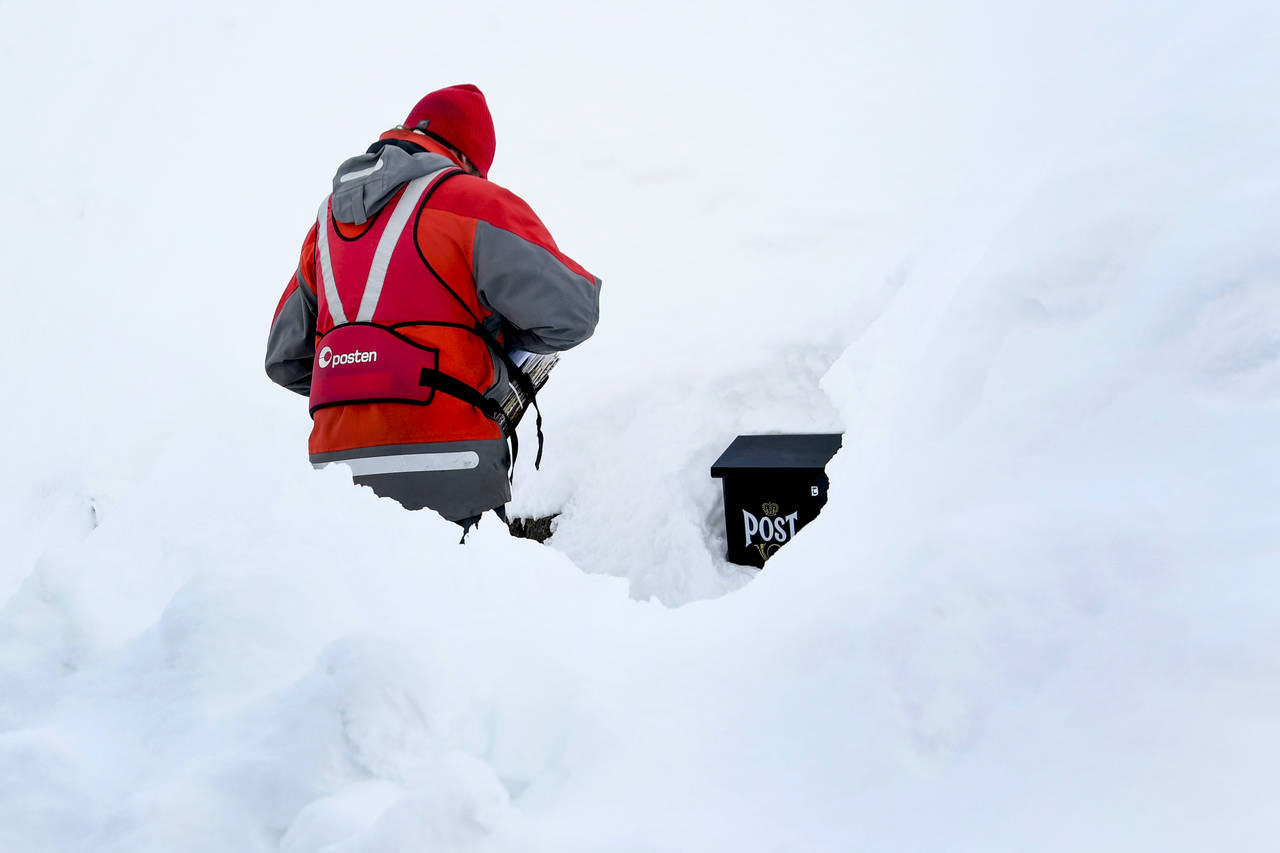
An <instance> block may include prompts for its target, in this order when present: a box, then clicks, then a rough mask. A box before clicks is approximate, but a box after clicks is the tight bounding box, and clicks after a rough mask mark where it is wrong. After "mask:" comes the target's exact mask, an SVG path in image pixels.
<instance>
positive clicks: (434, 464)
mask: <svg viewBox="0 0 1280 853" xmlns="http://www.w3.org/2000/svg"><path fill="white" fill-rule="evenodd" d="M378 162H379V164H380V163H381V162H382V161H381V160H379V161H378ZM376 168H377V167H374V169H376ZM374 169H369V170H365V173H368V172H371V171H374ZM452 171H454V168H453V167H452V166H449V167H446V168H443V169H439V170H437V171H435V172H432V173H431V174H429V175H423V176H421V177H419V178H415V179H413V180H412V181H410V182H409V183H408V185H407V186H406V187H405V188H404V193H403V194H401V196H400V201H399V202H397V203H396V206H395V208H394V209H393V210H392V211H391V216H390V218H389V219H388V220H387V226H386V228H385V229H384V230H383V232H382V236H381V237H379V238H378V245H377V248H376V249H374V252H373V260H372V261H371V262H370V264H369V275H368V277H367V278H366V279H365V284H364V290H363V291H362V293H361V295H360V307H359V309H358V310H357V312H356V318H355V322H357V323H371V322H373V315H374V313H375V312H376V311H377V310H378V301H379V300H380V299H381V298H382V288H383V285H384V284H385V283H386V280H387V270H388V268H389V267H390V265H391V255H392V253H394V252H395V249H396V246H397V245H398V244H399V242H400V238H401V237H402V236H403V235H404V231H405V228H407V227H408V226H409V222H410V220H411V219H412V218H413V213H414V211H415V210H417V209H418V204H419V202H421V201H422V197H423V196H424V195H426V193H427V191H428V190H429V189H430V188H431V186H432V185H433V184H434V183H435V182H436V180H437V179H439V178H440V177H441V176H442V175H444V174H445V173H446V172H452ZM316 248H317V250H318V253H319V255H320V278H321V281H322V284H323V291H324V298H325V303H326V304H327V305H328V308H329V315H330V316H331V317H332V318H333V322H334V326H335V327H337V326H342V325H345V324H346V323H348V322H349V321H348V320H347V313H346V309H344V308H343V306H342V297H341V296H340V295H339V294H338V284H337V280H336V278H335V277H334V274H333V257H332V255H331V254H330V251H329V197H326V198H325V200H324V201H323V202H322V203H321V204H320V211H319V213H318V214H317V216H316ZM314 464H315V467H316V468H324V467H326V466H328V465H334V464H341V465H347V466H349V467H350V468H351V472H352V474H353V475H354V476H357V477H359V476H368V475H371V474H402V473H409V472H418V471H463V470H467V469H470V468H475V467H476V466H478V465H479V464H480V457H479V455H478V454H477V453H476V452H475V451H470V450H468V451H461V452H445V453H403V454H392V455H385V456H362V457H359V458H357V459H346V460H335V461H329V462H317V463H314Z"/></svg>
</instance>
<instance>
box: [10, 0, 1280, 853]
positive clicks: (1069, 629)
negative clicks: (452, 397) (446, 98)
mask: <svg viewBox="0 0 1280 853" xmlns="http://www.w3.org/2000/svg"><path fill="white" fill-rule="evenodd" d="M0 16H2V20H3V26H0V45H2V46H3V52H2V55H3V56H4V57H5V58H4V60H2V61H3V63H4V64H5V65H4V67H5V68H6V70H7V72H8V74H7V78H6V79H8V80H9V81H10V82H9V83H8V84H7V85H6V86H4V87H3V90H2V91H0V98H3V102H2V103H0V108H3V112H4V114H5V115H6V116H7V117H8V127H9V130H10V132H9V133H7V134H5V135H4V137H3V138H2V139H0V146H2V147H3V150H4V153H5V154H6V155H7V156H6V160H7V162H9V163H10V164H13V168H12V169H11V172H10V175H9V178H8V179H7V181H6V187H7V191H6V199H7V201H8V204H6V205H5V206H4V209H3V211H0V217H2V219H0V233H2V234H3V235H4V237H3V240H4V245H3V249H4V252H3V257H4V258H5V259H6V262H7V264H8V267H7V277H8V280H9V282H10V286H9V287H8V288H7V289H6V294H7V297H8V298H7V299H6V305H7V307H8V309H9V312H10V316H11V317H13V318H15V319H19V318H20V320H21V321H22V322H15V323H12V324H11V326H10V328H8V329H7V330H6V334H5V335H4V336H3V337H0V364H3V365H4V370H3V372H0V395H2V396H3V399H5V400H6V401H8V407H7V408H6V410H5V411H6V413H7V415H8V416H7V417H5V418H4V419H3V420H2V421H0V439H2V440H3V443H4V446H5V447H7V448H9V453H8V454H7V457H6V460H5V463H4V464H5V479H4V488H3V489H0V850H5V851H44V850H59V851H61V850H94V851H152V850H154V851H171V850H184V851H202V850H209V851H215V850H216V851H223V850H231V849H234V850H243V851H252V850H282V851H288V853H303V851H327V853H338V851H343V853H350V851H393V850H394V851H399V850H416V849H448V850H463V849H467V850H520V851H527V850H593V851H594V850H619V851H621V850H627V851H632V850H634V851H640V850H675V849H680V850H719V849H740V850H794V849H831V850H836V849H839V850H847V849H870V850H938V849H945V850H993V849H1027V848H1030V849H1038V850H1078V849H1088V848H1091V847H1092V848H1104V849H1126V850H1128V849H1159V850H1179V849H1181V850H1205V849H1266V848H1267V847H1269V846H1272V845H1273V843H1274V842H1273V839H1274V838H1275V837H1276V835H1277V833H1278V832H1280V807H1277V806H1276V805H1275V803H1274V797H1273V796H1272V795H1271V791H1272V790H1274V789H1275V787H1276V784H1277V782H1278V781H1280V780H1278V779H1277V772H1276V769H1275V768H1276V766H1277V759H1278V758H1280V735H1278V734H1277V732H1276V727H1275V725H1274V720H1275V718H1276V714H1277V712H1278V711H1280V668H1278V667H1277V664H1276V659H1275V655H1274V653H1273V652H1272V650H1273V649H1275V648H1276V647H1277V642H1278V641H1280V628H1277V624H1276V620H1275V613H1276V612H1277V608H1278V606H1280V584H1277V582H1276V580H1275V578H1274V569H1275V567H1276V566H1277V564H1280V526H1278V525H1277V524H1276V522H1275V507H1276V499H1275V484H1276V483H1277V482H1280V442H1278V441H1277V438H1276V436H1277V435H1280V429H1278V427H1280V406H1278V405H1277V402H1276V400H1277V392H1280V287H1278V286H1277V272H1278V271H1280V254H1278V253H1277V249H1276V245H1275V234H1276V233H1277V229H1278V227H1280V221H1278V219H1280V214H1278V213H1277V211H1280V204H1277V199H1278V195H1280V194H1278V193H1277V190H1278V189H1280V186H1278V184H1280V179H1278V178H1277V177H1276V175H1275V169H1274V160H1275V151H1277V150H1280V148H1278V147H1277V143H1278V142H1280V139H1278V136H1280V133H1278V132H1277V131H1278V129H1280V122H1278V121H1277V119H1278V116H1277V106H1276V105H1277V104H1278V103H1280V99H1278V98H1277V96H1278V95H1280V92H1278V91H1277V88H1278V82H1277V81H1280V68H1278V67H1277V65H1280V60H1278V58H1277V54H1276V53H1275V51H1274V50H1273V49H1271V43H1272V42H1273V41H1274V36H1275V33H1276V24H1277V23H1280V21H1277V16H1276V13H1275V11H1274V10H1273V9H1271V8H1269V6H1268V5H1266V4H1260V3H1259V4H1250V3H1246V2H1226V3H1219V4H1215V5H1214V6H1213V7H1212V8H1205V7H1202V6H1200V5H1199V4H1193V3H1170V4H1164V8H1162V9H1160V10H1159V12H1158V14H1157V13H1156V12H1155V10H1153V9H1151V8H1148V7H1142V6H1126V7H1123V8H1113V6H1112V4H1106V3H1100V2H1084V3H1080V4H1072V5H1070V6H1047V5H1044V4H1015V3H1007V2H996V3H982V4H979V3H949V4H943V3H936V2H912V3H905V4H898V5H895V6H893V7H892V8H882V6H875V5H868V6H866V7H863V6H860V5H848V4H822V3H808V2H800V3H790V4H785V5H783V4H770V3H740V4H732V5H731V4H725V3H704V4H694V5H692V6H686V5H677V4H663V3H656V4H653V3H650V4H645V5H644V6H634V7H632V6H625V5H620V4H575V3H567V2H560V0H557V1H556V2H549V3H547V4H543V5H539V6H530V5H526V6H511V5H508V4H499V3H478V4H466V5H465V6H459V7H457V8H452V9H447V10H441V9H428V8H423V7H422V6H421V5H420V4H419V5H416V6H415V5H396V6H393V7H380V10H379V13H378V15H377V17H376V18H372V17H371V18H370V19H368V20H365V19H363V18H360V17H358V16H357V14H356V13H355V12H354V11H353V10H352V8H351V7H350V6H349V5H339V4H335V3H322V4H316V5H312V4H307V5H304V4H299V3H292V2H290V3H255V4H247V3H245V4H241V3H224V4H217V5H203V6H196V7H191V6H172V5H160V4H155V3H152V2H147V0H133V2H132V3H131V4H129V7H128V9H127V10H126V9H123V8H121V7H119V6H116V7H110V6H101V5H98V4H87V3H70V4H61V5H55V6H41V7H39V8H36V7H29V8H27V7H24V8H17V7H14V6H12V4H9V5H6V6H5V7H4V8H3V11H0ZM375 20H376V21H377V23H376V24H374V21H375ZM383 20H390V21H393V22H394V26H393V27H392V28H391V31H393V32H396V33H406V34H407V33H413V34H417V35H420V37H419V38H418V39H410V40H409V41H410V42H411V44H406V45H392V44H389V43H388V42H387V41H386V40H385V39H382V38H378V37H373V36H372V35H371V34H370V33H369V32H367V29H368V28H369V26H370V25H373V26H375V27H376V32H377V33H382V32H385V31H387V29H388V25H387V24H385V23H382V21H383ZM142 21H145V22H146V26H145V27H144V26H143V25H142V24H140V23H139V22H142ZM156 34H162V37H157V35H156ZM462 81H474V82H476V83H478V84H479V85H480V86H481V87H482V88H483V89H485V91H486V93H487V95H488V97H489V100H490V103H491V105H492V107H493V110H494V113H495V120H496V123H497V126H498V137H499V142H498V152H497V158H496V160H495V168H494V170H493V178H494V179H495V180H497V181H498V182H500V183H503V184H504V185H507V186H510V187H511V188H513V189H514V190H516V191H517V192H519V193H520V194H522V195H523V196H524V197H526V198H527V199H529V200H530V202H531V203H532V204H533V206H534V207H535V209H537V210H538V211H539V212H540V213H541V214H542V215H543V217H544V218H545V219H546V221H547V222H548V224H549V225H550V227H551V230H552V231H553V233H555V234H556V236H557V239H558V240H559V242H560V244H561V246H562V247H563V248H564V249H565V250H566V251H567V252H568V253H569V254H571V255H573V256H574V257H575V258H577V259H578V260H580V261H581V262H582V263H583V264H584V265H586V266H587V267H588V268H589V269H591V270H593V271H594V272H596V273H597V274H599V275H600V276H601V277H602V278H604V280H605V289H604V291H603V320H602V323H601V326H600V330H599V332H598V334H597V336H596V337H595V338H594V339H593V340H592V341H590V342H588V343H587V344H585V345H584V346H583V347H581V348H580V349H578V350H575V351H574V352H572V353H570V354H568V355H567V356H566V357H565V358H564V359H563V360H562V363H561V365H560V366H559V367H557V369H556V372H555V374H554V376H553V378H552V380H551V383H550V384H549V385H548V386H547V390H546V392H545V393H544V395H543V397H544V398H545V399H544V400H543V411H544V414H545V415H546V421H547V430H546V431H547V448H546V457H545V459H544V463H543V470H542V471H540V472H535V471H533V469H532V459H531V456H532V454H526V458H522V460H521V463H520V466H519V471H518V474H517V480H516V497H515V501H514V503H513V508H514V509H522V510H525V511H529V512H533V513H544V512H550V511H560V512H561V513H562V514H561V516H560V518H559V520H558V522H557V528H556V533H555V536H554V537H553V539H552V540H551V542H550V547H544V546H540V545H537V544H535V543H532V542H528V541H523V540H512V539H510V538H508V537H506V536H505V533H504V532H503V531H502V530H501V529H500V528H499V527H498V526H497V525H496V524H494V522H493V521H492V520H488V521H486V522H485V523H483V524H482V526H481V528H480V529H479V530H478V531H476V532H475V533H474V534H473V535H472V537H471V538H470V539H469V541H468V544H467V545H466V546H465V547H461V548H460V547H458V546H457V530H456V528H455V527H453V526H451V525H449V524H447V523H445V522H443V521H442V520H440V519H439V518H437V517H435V516H433V515H431V514H428V513H406V512H404V511H403V510H401V509H400V508H399V507H398V506H396V505H394V504H392V503H390V502H387V501H382V500H378V499H377V498H376V497H375V496H373V495H372V494H371V493H370V492H368V491H367V490H363V489H356V488H353V487H352V486H351V484H350V480H349V477H348V476H346V475H345V474H344V473H343V471H342V470H340V469H338V468H331V469H326V470H324V471H319V472H316V471H313V470H311V468H310V466H309V465H308V464H307V462H306V459H305V437H306V431H307V429H308V421H307V418H306V416H305V411H304V408H303V406H302V403H301V400H300V399H299V398H296V397H294V396H292V395H289V394H287V393H286V392H284V391H282V390H280V389H277V388H275V387H274V386H272V385H270V383H269V382H268V381H267V380H266V378H265V376H263V375H262V371H261V356H262V350H263V344H264V339H265V333H266V326H267V322H268V320H269V318H270V313H271V310H272V309H273V308H274V306H275V302H276V300H277V298H278V297H279V293H280V290H281V289H282V288H283V286H284V284H285V283H286V281H287V280H288V277H289V275H290V274H291V271H292V269H293V266H294V264H295V263H296V253H297V250H298V245H299V243H300V241H301V238H302V236H303V234H304V233H305V229H306V227H307V222H308V221H309V218H310V217H311V215H312V213H313V211H314V208H315V205H316V203H317V202H318V200H319V198H320V196H321V195H322V194H323V192H324V191H325V187H326V185H327V184H326V182H327V180H328V177H329V175H330V174H331V173H332V170H333V168H335V166H336V165H337V163H338V162H340V161H341V160H342V159H344V158H345V157H347V156H349V155H350V154H352V153H353V152H355V151H358V150H361V148H362V147H363V146H364V145H366V144H367V143H368V141H369V140H370V138H372V136H373V135H375V134H376V133H377V132H379V131H380V130H382V129H384V128H385V127H386V126H389V125H390V124H392V123H394V122H395V121H397V120H399V118H401V117H402V115H403V113H404V112H405V111H407V109H408V107H409V106H411V105H412V103H413V102H414V101H415V100H416V99H417V98H418V97H419V96H420V95H421V94H422V92H423V91H426V90H427V89H429V88H432V87H435V86H439V85H447V84H449V83H454V82H462ZM768 431H788V432H791V431H795V432H821V431H843V432H844V433H845V440H844V449H843V450H842V452H841V453H840V454H839V455H838V456H837V457H836V458H835V459H834V460H833V461H832V463H831V464H830V465H829V466H828V473H829V475H830V477H831V483H832V485H831V497H830V502H829V504H828V505H827V507H826V508H825V509H824V511H823V513H822V515H821V516H820V517H819V518H818V520H817V521H815V522H814V523H813V524H811V525H810V526H809V527H807V528H806V529H805V530H804V531H802V532H801V533H800V535H799V537H798V538H797V539H796V540H795V541H794V542H792V543H790V544H788V545H787V546H786V548H784V549H783V550H782V551H780V552H779V553H778V555H777V556H775V557H774V558H773V559H772V560H771V561H770V563H769V567H768V569H767V570H766V571H764V572H762V573H756V572H754V570H749V569H743V568H741V567H736V566H732V565H730V564H728V563H726V562H725V560H724V558H723V550H724V544H725V543H724V533H723V529H722V506H721V504H720V503H719V496H718V484H717V483H716V482H715V481H713V480H712V479H711V478H710V477H709V476H708V469H709V467H710V465H711V463H712V462H713V461H714V459H715V457H716V456H717V455H718V454H719V452H720V451H721V450H722V449H723V448H724V447H725V446H727V444H728V443H729V441H730V440H732V438H733V437H734V436H735V435H737V434H739V433H747V432H768ZM524 438H525V441H524V442H522V443H523V444H524V445H525V447H526V448H528V447H531V446H532V443H533V442H532V435H531V434H530V435H526V436H525V437H524Z"/></svg>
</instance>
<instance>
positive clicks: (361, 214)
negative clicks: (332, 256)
mask: <svg viewBox="0 0 1280 853" xmlns="http://www.w3.org/2000/svg"><path fill="white" fill-rule="evenodd" d="M454 165H455V164H454V162H453V161H452V160H450V159H449V158H448V157H445V156H444V155H442V154H433V153H431V152H429V151H423V152H419V153H416V154H410V153H409V152H408V151H405V150H404V149H402V148H397V147H396V146H394V145H387V146H384V147H383V148H381V149H380V150H378V151H377V152H376V153H374V154H361V155H360V156H358V157H352V158H351V159H350V160H347V161H346V162H344V163H343V164H342V165H341V166H339V167H338V172H337V174H335V175H334V176H333V218H334V219H336V220H338V221H339V222H346V223H349V224H351V225H363V224H364V223H365V222H368V221H369V219H371V218H372V217H374V216H376V215H377V213H378V211H379V210H381V209H382V208H383V207H384V206H385V205H386V203H387V202H388V201H390V200H391V197H392V196H394V195H395V194H396V193H397V192H398V191H399V190H400V188H401V187H403V186H404V185H405V184H407V183H409V181H412V180H413V179H414V178H420V177H422V176H423V175H429V174H431V173H432V172H437V171H439V170H440V169H447V168H449V167H451V166H454Z"/></svg>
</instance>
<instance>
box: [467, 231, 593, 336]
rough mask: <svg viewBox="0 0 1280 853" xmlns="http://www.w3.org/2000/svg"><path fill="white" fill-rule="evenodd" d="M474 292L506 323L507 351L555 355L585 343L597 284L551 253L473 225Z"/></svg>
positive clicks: (515, 237)
mask: <svg viewBox="0 0 1280 853" xmlns="http://www.w3.org/2000/svg"><path fill="white" fill-rule="evenodd" d="M472 258H473V262H474V265H475V269H474V273H475V280H476V292H477V293H478V294H479V295H480V298H481V299H482V300H484V303H485V304H486V305H487V306H488V307H489V308H491V309H492V310H494V311H496V312H497V313H498V314H500V315H502V317H503V318H504V319H505V320H506V321H507V324H508V326H509V327H511V328H510V329H509V334H508V338H507V345H508V346H509V347H511V348H513V349H523V350H528V351H529V352H538V353H546V352H560V351H562V350H567V349H569V348H570V347H574V346H577V345H578V344H580V343H582V342H583V341H585V340H586V339H587V338H589V337H591V334H592V333H593V332H594V331H595V328H596V323H597V321H598V320H599V319H600V280H599V279H598V278H595V277H594V276H592V275H591V274H590V273H587V272H586V271H585V270H582V269H581V268H580V267H577V266H576V264H572V262H571V261H567V259H563V257H562V256H560V255H559V254H558V253H557V252H554V251H552V250H551V249H548V248H547V247H545V246H542V245H539V244H538V243H536V242H533V241H531V240H527V239H525V238H524V237H521V236H520V235H518V234H515V233H513V232H511V231H507V230H506V229H503V228H499V227H497V226H496V225H491V224H490V223H488V222H485V221H483V220H480V221H478V222H477V223H476V237H475V246H474V254H473V256H472Z"/></svg>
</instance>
